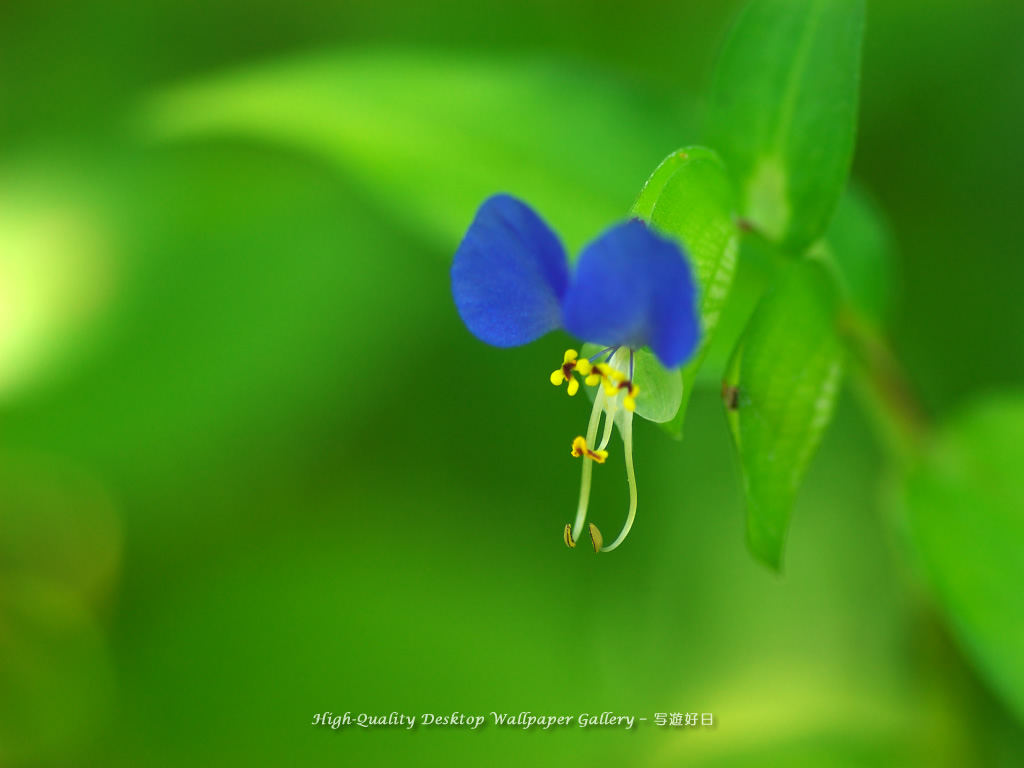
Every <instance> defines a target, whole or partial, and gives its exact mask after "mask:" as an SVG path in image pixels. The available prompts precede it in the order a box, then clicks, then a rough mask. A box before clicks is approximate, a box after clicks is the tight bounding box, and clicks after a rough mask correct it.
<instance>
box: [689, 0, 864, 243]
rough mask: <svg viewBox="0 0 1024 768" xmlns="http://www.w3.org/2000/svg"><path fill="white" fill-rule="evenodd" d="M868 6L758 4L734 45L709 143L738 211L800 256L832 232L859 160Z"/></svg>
mask: <svg viewBox="0 0 1024 768" xmlns="http://www.w3.org/2000/svg"><path fill="white" fill-rule="evenodd" d="M863 29H864V0H754V1H753V2H752V3H751V4H750V5H749V6H748V7H747V9H746V11H745V12H744V14H743V15H742V17H741V18H740V20H739V22H738V23H737V25H736V27H735V29H734V30H733V32H732V35H731V37H730V38H729V40H728V42H727V43H726V46H725V49H724V51H723V52H722V56H721V59H720V61H719V63H718V68H717V72H716V77H715V82H714V86H713V89H712V94H711V110H710V124H709V135H708V144H709V145H710V146H713V147H715V148H716V149H717V150H718V151H719V152H720V153H721V154H722V157H723V159H724V160H725V162H726V164H727V165H728V166H729V169H730V170H731V171H732V173H733V174H734V175H735V178H736V179H737V182H738V183H739V185H740V194H741V201H740V209H741V212H742V214H743V216H745V217H746V218H747V219H748V220H749V221H750V222H752V223H753V225H754V226H756V227H757V228H758V229H759V230H760V231H761V232H762V233H763V234H765V235H766V236H767V237H769V238H771V239H772V240H775V241H776V242H778V243H781V244H783V245H785V246H786V247H787V248H789V249H791V250H793V251H799V250H802V249H803V248H805V247H806V246H808V245H810V244H811V243H812V242H813V241H814V240H816V239H817V238H819V237H820V236H821V235H822V233H823V232H824V231H825V228H826V226H827V225H828V223H829V219H830V218H831V216H832V212H833V210H834V209H835V206H836V203H837V202H838V200H839V196H840V194H841V192H842V189H843V186H844V185H845V183H846V178H847V175H848V173H849V168H850V161H851V159H852V156H853V144H854V134H855V128H856V116H857V91H858V86H859V80H860V58H861V39H862V37H863Z"/></svg>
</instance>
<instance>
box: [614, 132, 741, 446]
mask: <svg viewBox="0 0 1024 768" xmlns="http://www.w3.org/2000/svg"><path fill="white" fill-rule="evenodd" d="M735 209H736V206H735V194H734V191H733V186H732V182H731V181H730V179H729V176H728V174H727V173H726V170H725V166H723V165H722V161H721V160H720V159H719V157H718V155H716V154H715V153H714V152H712V151H711V150H709V149H705V148H704V147H685V148H683V149H681V150H679V151H678V152H674V153H673V154H671V155H670V156H669V157H668V158H666V159H665V160H664V161H663V162H662V164H661V165H660V166H658V168H657V170H655V172H654V174H652V176H651V178H650V179H649V180H648V182H647V185H646V186H645V187H644V189H643V192H641V194H640V198H639V199H638V200H637V202H636V204H635V205H634V206H633V213H634V214H635V215H638V216H641V217H642V218H645V219H647V220H648V221H650V223H651V225H652V226H654V227H655V228H656V229H658V230H659V231H661V232H664V233H666V234H670V235H673V236H675V237H677V238H678V239H679V240H680V241H681V242H682V244H683V247H684V249H685V251H686V253H687V254H688V255H689V257H690V261H691V263H692V265H693V269H694V273H695V276H696V278H697V284H698V286H699V287H700V298H699V299H698V307H699V310H700V317H701V326H702V327H701V330H702V336H701V344H700V348H699V349H698V350H697V353H696V354H695V355H694V357H693V359H692V360H690V362H688V363H687V364H686V365H684V366H683V368H682V371H681V372H680V374H679V375H680V376H681V377H682V403H681V405H680V407H679V409H678V412H677V413H676V415H675V417H674V418H673V419H672V420H671V421H670V422H669V423H668V424H667V425H666V428H667V429H668V430H669V431H670V432H672V433H673V434H676V435H681V434H682V431H683V419H684V418H685V415H686V406H687V403H689V400H690V394H691V393H692V392H693V385H694V380H695V379H696V376H697V371H698V370H699V369H700V367H701V365H702V364H703V362H704V358H705V356H706V355H707V352H708V348H709V346H710V344H711V340H712V338H713V337H714V332H715V328H716V327H717V325H718V320H719V317H720V316H721V312H722V308H723V306H724V304H725V300H726V298H728V296H729V289H730V288H731V286H732V278H733V274H734V273H735V270H736V250H737V246H738V244H739V232H738V231H737V229H736V223H735Z"/></svg>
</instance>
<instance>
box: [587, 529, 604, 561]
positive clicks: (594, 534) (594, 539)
mask: <svg viewBox="0 0 1024 768" xmlns="http://www.w3.org/2000/svg"><path fill="white" fill-rule="evenodd" d="M590 543H591V544H593V545H594V554H597V553H598V552H600V551H601V547H602V546H603V545H604V537H603V536H602V535H601V532H600V531H599V530H598V529H597V526H596V525H594V524H593V523H591V524H590Z"/></svg>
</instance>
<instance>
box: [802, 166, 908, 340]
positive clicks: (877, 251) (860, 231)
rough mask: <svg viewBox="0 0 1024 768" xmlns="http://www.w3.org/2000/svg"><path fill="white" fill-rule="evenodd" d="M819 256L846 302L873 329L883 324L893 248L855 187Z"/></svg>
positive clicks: (838, 212)
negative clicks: (830, 269) (826, 262)
mask: <svg viewBox="0 0 1024 768" xmlns="http://www.w3.org/2000/svg"><path fill="white" fill-rule="evenodd" d="M819 248H820V253H821V255H822V256H823V257H824V258H826V259H827V260H829V261H830V262H831V263H832V264H833V265H834V266H835V271H836V278H837V280H838V282H839V285H840V287H841V288H842V290H843V293H844V294H845V296H846V298H847V300H848V301H849V302H850V304H851V305H852V306H853V307H854V309H856V310H857V311H858V312H859V313H860V314H861V316H862V317H864V318H866V319H868V320H870V321H871V322H872V323H873V324H874V325H876V326H882V325H884V324H885V318H886V316H887V314H888V310H889V306H890V304H891V300H892V293H893V287H892V283H893V274H892V272H893V263H894V260H895V246H894V244H893V241H892V237H891V235H890V233H889V229H888V226H887V225H886V223H885V220H884V218H883V217H882V214H881V212H880V211H879V210H878V207H877V206H876V205H875V203H874V201H873V200H872V199H871V198H870V197H868V195H867V194H866V193H865V192H863V191H861V190H860V189H859V188H858V187H856V186H851V187H850V188H849V189H847V191H846V194H844V195H843V197H842V199H841V200H840V201H839V207H838V208H836V213H835V216H834V217H833V218H832V223H831V224H829V228H828V232H827V233H826V234H825V239H824V240H823V241H822V242H821V243H820V244H819Z"/></svg>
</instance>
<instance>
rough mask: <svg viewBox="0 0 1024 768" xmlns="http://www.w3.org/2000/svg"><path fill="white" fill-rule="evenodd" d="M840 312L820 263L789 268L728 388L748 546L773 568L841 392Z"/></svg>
mask: <svg viewBox="0 0 1024 768" xmlns="http://www.w3.org/2000/svg"><path fill="white" fill-rule="evenodd" d="M837 308H838V301H837V296H836V293H835V290H834V288H833V284H832V281H831V279H830V278H829V275H828V273H827V272H826V271H825V269H824V267H822V265H821V264H820V263H818V262H816V261H813V260H808V261H802V262H798V263H795V264H793V265H792V266H790V267H789V268H788V269H787V270H786V271H785V272H784V273H783V274H782V275H781V277H780V280H779V283H778V285H777V286H776V287H775V288H773V289H772V290H770V291H769V292H768V293H767V294H766V295H765V296H764V298H763V299H762V300H761V302H760V304H759V305H758V307H757V309H756V310H755V311H754V314H753V316H752V317H751V318H750V323H749V326H748V328H747V331H746V333H745V334H744V337H743V339H742V340H741V341H740V344H739V346H738V347H737V348H736V351H735V352H734V354H733V359H732V361H731V363H730V366H729V371H728V373H727V376H726V381H725V384H724V385H723V391H722V396H723V399H724V400H725V407H726V413H727V416H728V420H729V426H730V428H731V430H732V435H733V439H734V441H735V443H736V449H737V451H738V453H739V457H740V466H741V470H742V474H743V486H744V491H745V494H746V499H747V540H748V543H749V545H750V549H751V551H752V552H753V553H754V555H755V556H756V557H757V558H758V559H759V560H761V561H763V562H764V563H766V564H767V565H769V566H771V567H772V568H775V569H778V568H780V567H781V564H782V550H783V544H784V541H785V535H786V530H787V528H788V525H789V518H790V514H791V512H792V509H793V503H794V501H795V499H796V494H797V490H798V488H799V486H800V483H801V481H802V480H803V477H804V473H805V472H806V470H807V466H808V464H809V463H810V460H811V458H812V457H813V455H814V452H815V450H816V449H817V447H818V444H819V443H820V442H821V437H822V435H823V434H824V432H825V428H826V427H827V426H828V423H829V421H830V419H831V417H832V410H833V406H834V404H835V400H836V395H837V393H838V391H839V380H840V374H841V371H842V345H841V342H840V339H839V336H838V333H837V331H836V311H837Z"/></svg>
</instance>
